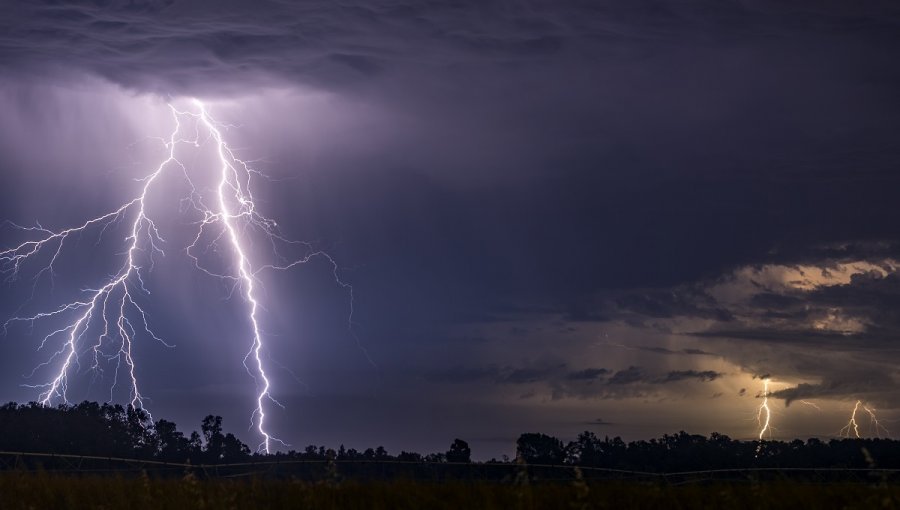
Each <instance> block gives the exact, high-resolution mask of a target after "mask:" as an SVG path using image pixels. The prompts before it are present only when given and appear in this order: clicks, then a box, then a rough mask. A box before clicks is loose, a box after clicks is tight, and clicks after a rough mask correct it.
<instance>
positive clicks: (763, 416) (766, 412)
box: [756, 379, 772, 440]
mask: <svg viewBox="0 0 900 510" xmlns="http://www.w3.org/2000/svg"><path fill="white" fill-rule="evenodd" d="M762 396H763V401H762V404H760V405H759V409H757V411H756V420H757V421H758V422H759V427H760V428H759V439H760V440H762V439H763V437H765V436H766V435H768V436H769V437H772V430H771V427H770V426H769V421H770V420H771V419H772V410H771V409H769V379H763V392H762Z"/></svg>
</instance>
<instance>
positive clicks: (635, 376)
mask: <svg viewBox="0 0 900 510" xmlns="http://www.w3.org/2000/svg"><path fill="white" fill-rule="evenodd" d="M643 379H644V371H643V370H642V369H641V367H634V366H632V367H628V368H626V369H624V370H619V371H618V372H616V373H615V374H613V375H612V377H610V378H609V381H607V384H610V385H617V384H633V383H636V382H640V381H642V380H643Z"/></svg>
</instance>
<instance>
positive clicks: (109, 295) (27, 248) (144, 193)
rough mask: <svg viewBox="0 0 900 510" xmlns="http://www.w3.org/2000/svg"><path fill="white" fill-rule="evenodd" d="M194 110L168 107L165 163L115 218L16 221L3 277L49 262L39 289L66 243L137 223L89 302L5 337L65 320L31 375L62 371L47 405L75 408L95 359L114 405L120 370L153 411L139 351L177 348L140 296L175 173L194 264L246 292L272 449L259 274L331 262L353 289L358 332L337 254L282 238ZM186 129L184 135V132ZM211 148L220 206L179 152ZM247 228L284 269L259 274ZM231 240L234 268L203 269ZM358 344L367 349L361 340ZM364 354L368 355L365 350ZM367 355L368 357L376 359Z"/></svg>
mask: <svg viewBox="0 0 900 510" xmlns="http://www.w3.org/2000/svg"><path fill="white" fill-rule="evenodd" d="M192 106H193V108H192V109H190V110H179V109H177V108H176V107H174V106H172V105H169V109H170V111H171V113H172V117H173V119H174V127H173V130H172V132H171V134H170V136H169V138H168V139H167V140H163V142H164V147H165V149H166V151H167V157H166V158H165V159H164V160H163V161H162V162H161V163H160V164H159V166H158V167H156V169H155V170H154V171H153V172H152V173H150V174H149V175H147V176H145V177H144V178H142V179H140V180H139V182H141V183H142V186H141V189H140V193H139V194H138V195H137V197H136V198H133V199H131V200H129V201H127V202H125V203H124V204H122V205H121V206H120V207H119V208H117V209H115V210H113V211H111V212H109V213H106V214H103V215H101V216H98V217H95V218H91V219H89V220H87V221H85V222H84V223H82V224H81V225H79V226H76V227H72V228H67V229H60V230H50V229H46V228H44V227H43V226H41V225H40V224H36V226H34V227H25V226H21V225H16V224H12V223H8V224H9V225H11V226H12V227H13V228H15V229H17V230H19V231H21V232H22V233H23V234H24V235H26V236H29V237H31V239H29V240H26V241H24V242H22V243H21V244H19V245H17V246H13V247H11V248H8V249H5V250H2V251H0V273H2V274H5V275H6V277H7V281H12V280H16V279H17V278H19V276H20V272H21V271H22V270H23V269H24V267H25V265H26V264H27V263H29V262H33V263H36V264H38V265H40V262H39V259H40V257H42V256H43V257H45V258H49V260H48V261H46V263H45V264H43V265H42V267H40V268H39V269H38V270H37V271H36V273H35V275H34V280H35V283H34V288H36V286H37V283H38V280H39V279H40V278H41V277H42V276H44V275H49V277H50V279H51V282H52V279H53V277H54V275H55V264H56V262H57V261H58V260H59V258H60V257H62V256H64V252H65V251H66V250H67V249H69V248H70V246H69V244H74V243H73V242H70V243H68V244H67V242H68V241H69V240H70V238H72V237H76V236H77V237H80V236H82V235H86V234H90V233H92V232H96V235H97V236H98V241H97V243H98V245H99V243H100V239H101V238H102V237H103V235H104V233H106V232H107V231H109V230H113V229H114V228H115V225H117V224H118V223H119V222H122V221H124V220H125V219H126V218H130V220H129V225H130V228H129V230H128V234H127V236H126V237H125V239H124V242H125V250H124V256H123V260H122V262H121V265H119V266H118V269H117V270H115V271H114V272H113V273H112V276H110V277H109V278H108V279H106V280H105V281H102V282H101V283H100V285H99V286H97V288H95V289H91V290H86V291H83V295H84V297H83V298H79V299H75V300H72V301H70V302H67V303H63V304H61V305H58V306H56V307H53V308H51V309H50V310H45V311H41V312H38V313H35V314H32V315H27V316H20V317H13V318H11V319H9V320H8V321H7V322H6V323H5V324H4V327H3V330H4V333H5V332H6V331H7V329H8V328H9V327H10V326H11V325H12V324H14V323H18V322H23V323H26V324H28V325H29V326H30V327H31V328H34V327H35V325H36V324H37V323H44V322H48V321H49V322H54V321H57V320H59V321H62V325H61V326H57V325H51V326H49V327H47V330H49V333H47V334H46V335H44V336H43V338H42V339H41V341H40V344H39V347H38V349H39V350H40V349H43V348H44V347H45V346H46V345H48V344H51V343H53V342H55V341H57V338H60V340H59V341H60V342H61V345H60V347H59V348H58V349H57V350H55V351H54V352H53V354H51V355H50V356H49V358H48V359H47V360H46V361H44V362H43V363H41V364H39V365H38V366H37V367H35V369H34V370H33V371H32V372H31V375H34V374H35V373H36V372H37V371H38V370H40V369H42V368H45V367H55V368H54V369H55V375H54V376H53V377H52V378H51V379H50V380H49V381H48V382H46V383H41V384H33V385H26V386H28V387H31V388H35V389H38V390H40V392H39V395H38V398H39V400H40V402H41V403H42V404H44V405H52V404H53V403H54V402H59V403H64V404H67V403H69V400H68V396H67V391H68V388H69V378H70V377H72V376H73V375H74V374H76V373H77V371H79V370H80V369H81V368H82V367H81V360H82V358H83V357H85V356H87V357H88V359H90V360H91V363H90V366H89V367H88V368H89V369H90V370H91V371H93V372H94V373H95V374H98V373H99V374H100V375H101V376H102V372H103V370H102V368H101V364H102V363H103V362H106V363H114V370H113V376H112V385H111V388H110V401H112V400H113V395H114V391H115V389H116V387H117V386H118V384H119V381H118V378H119V371H120V369H124V370H125V372H127V376H128V380H129V381H128V385H129V389H128V396H129V399H128V403H129V404H130V405H131V406H132V407H134V408H136V409H143V410H145V411H146V407H145V402H144V400H145V398H146V397H144V395H142V393H141V391H140V389H139V384H138V376H137V365H136V360H135V357H134V349H133V345H134V343H135V341H136V340H137V339H138V337H139V336H142V337H146V338H149V339H151V340H154V341H156V342H159V343H161V344H162V345H164V346H166V347H169V348H173V347H174V346H173V345H170V344H168V343H166V342H165V341H163V339H161V338H160V337H159V336H157V335H156V333H154V332H153V330H152V329H151V327H150V318H149V315H148V313H147V311H146V308H145V306H146V305H142V304H141V303H142V301H141V300H142V299H146V298H147V296H149V295H150V291H149V290H148V289H147V287H146V285H145V279H146V276H147V274H148V273H149V272H150V271H152V269H153V267H154V258H155V256H165V255H166V252H165V251H164V250H163V249H162V247H163V246H165V244H166V241H165V240H164V239H163V237H162V235H161V234H160V230H159V229H158V228H157V223H156V222H154V220H153V219H152V218H151V216H150V213H149V210H148V207H147V202H148V198H149V197H150V196H151V195H152V194H153V193H154V192H155V191H157V190H156V189H155V188H156V185H157V184H158V181H160V179H162V178H163V177H164V176H166V177H168V175H167V174H173V173H174V175H172V177H178V178H180V179H183V180H184V182H186V183H187V185H188V188H189V190H190V191H189V194H188V195H187V196H186V197H184V198H183V199H182V204H186V205H187V206H188V207H189V208H190V209H191V210H192V212H193V213H194V214H196V215H198V216H199V218H200V219H199V220H198V221H196V222H195V224H196V225H198V228H197V232H196V236H195V237H194V238H193V242H192V243H191V244H190V245H189V246H187V247H186V248H185V252H186V253H187V255H188V256H189V257H190V258H191V259H192V260H193V264H194V267H196V268H197V269H198V270H200V271H203V272H204V273H206V274H208V275H210V276H214V277H216V278H220V279H222V280H224V281H227V282H229V283H230V284H231V285H232V293H234V292H235V291H239V292H240V296H241V297H242V299H243V302H244V303H245V305H246V319H247V322H248V325H249V328H250V332H251V333H250V336H251V341H250V347H249V350H248V351H247V354H246V356H245V357H244V359H243V365H244V367H245V368H246V370H247V372H248V373H249V374H250V376H251V377H252V378H253V379H254V380H255V381H256V386H257V393H256V398H255V408H254V410H253V412H252V415H251V426H254V425H255V427H256V429H257V431H258V433H259V434H260V436H261V437H262V441H261V443H260V445H259V448H258V450H259V451H265V452H266V453H269V452H270V451H271V447H272V442H273V441H279V440H278V439H276V438H275V437H273V436H272V435H271V434H270V433H269V432H268V430H267V428H266V406H267V404H268V403H272V404H275V405H280V404H279V403H278V401H277V400H275V398H274V397H273V396H272V393H271V380H270V379H269V376H268V375H267V373H266V370H265V367H264V363H263V353H264V351H265V350H266V348H265V345H264V341H263V335H262V331H261V327H260V323H259V317H258V311H259V308H260V302H259V298H258V296H257V292H256V290H257V289H256V287H257V284H258V283H259V280H258V278H257V275H258V273H259V272H260V271H262V270H266V269H272V270H286V269H290V268H292V267H294V266H296V265H300V264H303V263H305V262H308V261H310V260H311V259H313V258H322V259H324V260H326V261H327V262H328V263H330V264H331V266H332V273H333V275H334V279H335V282H336V283H337V284H338V285H339V286H340V287H342V288H344V289H346V290H347V291H348V294H349V299H350V318H349V323H348V326H352V313H353V308H352V306H353V293H352V290H353V289H352V287H351V286H350V285H349V284H347V283H345V282H343V281H342V280H341V279H340V277H339V275H338V266H337V264H336V263H335V261H334V259H333V258H332V257H331V256H330V255H328V254H327V253H325V252H322V251H316V250H313V249H312V246H311V245H310V244H309V243H301V242H296V241H291V240H289V239H286V238H285V237H284V236H282V235H281V234H280V232H279V230H278V227H277V224H276V222H275V221H273V220H271V219H269V218H266V217H265V216H263V215H261V214H260V213H259V211H258V210H257V207H256V204H255V202H254V199H253V195H252V193H251V191H250V184H251V181H252V177H253V176H254V175H255V174H258V172H257V171H256V170H254V169H252V168H251V167H250V166H249V165H248V164H247V163H245V162H244V161H241V160H240V159H238V158H237V157H236V155H235V154H234V152H233V151H232V150H231V148H229V146H228V144H227V142H226V141H225V138H224V136H223V133H222V131H223V129H224V128H225V127H226V126H225V125H223V124H220V123H218V122H217V121H215V120H214V119H213V118H212V117H211V115H210V113H209V111H208V109H207V107H206V106H205V105H204V104H203V103H202V102H200V101H198V100H193V101H192ZM186 124H187V125H186ZM182 132H185V133H186V134H182ZM204 143H211V144H214V146H215V154H216V159H217V166H218V168H216V169H215V174H214V176H215V185H214V186H213V188H214V189H213V195H214V196H213V197H212V200H208V199H207V197H205V196H204V191H206V190H204V189H203V188H202V187H200V186H197V185H196V184H195V182H196V179H197V176H196V175H192V173H191V171H190V169H189V168H188V167H187V166H186V165H185V164H184V163H183V162H182V161H180V160H179V159H178V157H177V154H176V149H178V148H179V147H182V146H186V147H196V148H199V147H201V146H202V145H203V144H204ZM181 212H184V211H181ZM248 229H255V230H257V231H259V232H261V233H262V234H263V235H264V236H265V237H266V238H267V239H268V240H269V242H270V243H271V246H272V251H273V253H274V254H275V255H276V257H277V258H278V262H277V263H274V264H265V265H261V266H259V267H257V268H254V266H253V265H252V263H251V255H250V253H249V252H248V250H247V247H246V244H245V241H244V240H243V237H244V236H245V235H246V231H247V230H248ZM210 235H211V236H212V240H211V241H205V239H206V237H207V236H210ZM223 239H224V240H225V242H227V244H228V247H229V250H228V251H229V252H230V253H231V254H232V258H233V260H232V266H233V267H232V268H231V269H230V271H222V272H219V271H216V270H213V269H210V268H208V267H206V266H204V264H203V262H202V261H201V257H202V256H203V253H205V252H201V253H198V251H200V250H199V248H200V247H201V245H202V244H203V243H206V244H205V248H206V249H207V251H208V249H209V247H211V246H216V245H217V244H218V243H219V242H220V241H222V240H223ZM278 243H282V244H285V245H295V246H296V245H300V246H301V247H303V248H304V249H306V252H305V254H304V255H303V256H301V257H299V258H296V259H294V260H288V259H285V258H284V257H282V256H281V255H280V254H279V253H278V249H277V244H278ZM354 338H355V337H354ZM357 344H359V341H358V339H357ZM360 347H361V346H360ZM363 352H364V353H365V351H363ZM366 357H367V359H368V355H367V356H366ZM370 362H371V360H370ZM148 414H149V412H148ZM282 444H283V443H282Z"/></svg>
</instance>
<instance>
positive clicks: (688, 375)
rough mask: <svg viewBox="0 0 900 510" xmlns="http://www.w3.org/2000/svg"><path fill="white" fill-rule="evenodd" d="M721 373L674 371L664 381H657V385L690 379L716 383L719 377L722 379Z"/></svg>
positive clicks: (710, 371)
mask: <svg viewBox="0 0 900 510" xmlns="http://www.w3.org/2000/svg"><path fill="white" fill-rule="evenodd" d="M722 375H724V374H722V373H721V372H715V371H713V370H673V371H671V372H669V373H668V374H666V376H665V377H663V378H662V379H657V381H656V383H657V384H666V383H670V382H676V381H684V380H689V379H697V380H698V381H701V382H710V381H715V380H716V379H718V378H719V377H722Z"/></svg>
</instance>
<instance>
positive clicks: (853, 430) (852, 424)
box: [840, 400, 890, 439]
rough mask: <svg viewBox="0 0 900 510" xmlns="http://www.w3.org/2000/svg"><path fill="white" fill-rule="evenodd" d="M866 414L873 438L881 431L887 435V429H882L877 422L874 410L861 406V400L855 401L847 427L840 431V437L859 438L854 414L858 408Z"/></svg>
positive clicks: (857, 424)
mask: <svg viewBox="0 0 900 510" xmlns="http://www.w3.org/2000/svg"><path fill="white" fill-rule="evenodd" d="M860 407H862V409H863V410H864V411H865V412H866V414H868V415H869V422H870V423H871V425H872V430H873V432H874V434H875V436H876V437H877V436H879V435H880V433H881V431H884V432H885V434H889V433H890V432H889V431H888V429H886V428H884V426H882V425H881V423H879V422H878V418H877V417H876V416H875V409H874V408H872V407H871V406H866V405H863V402H862V400H857V401H856V404H855V405H854V406H853V411H852V412H851V413H850V420H849V421H848V422H847V425H844V427H843V428H842V429H841V432H840V435H841V436H843V437H855V438H857V439H858V438H860V437H861V436H860V434H859V423H857V421H856V413H858V412H859V408H860Z"/></svg>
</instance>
